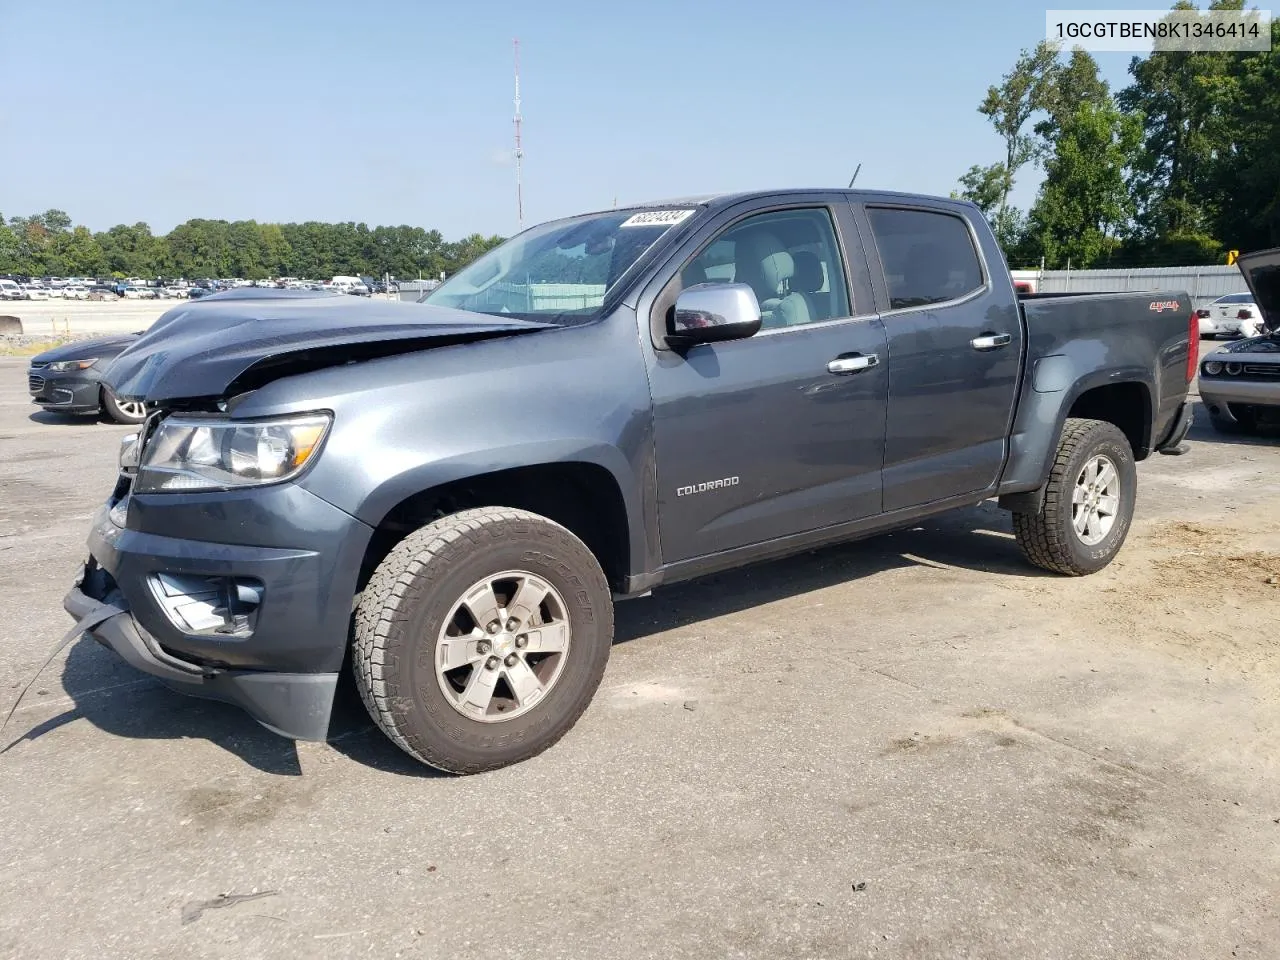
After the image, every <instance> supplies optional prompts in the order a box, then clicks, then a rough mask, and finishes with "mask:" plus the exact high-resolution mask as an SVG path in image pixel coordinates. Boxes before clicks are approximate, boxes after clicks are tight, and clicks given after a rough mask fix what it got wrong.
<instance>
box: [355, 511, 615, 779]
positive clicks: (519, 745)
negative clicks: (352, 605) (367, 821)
mask: <svg viewBox="0 0 1280 960" xmlns="http://www.w3.org/2000/svg"><path fill="white" fill-rule="evenodd" d="M612 642H613V601H612V597H611V595H610V591H609V586H608V583H607V581H606V580H605V576H604V572H603V571H602V570H601V569H600V565H599V563H597V562H596V559H595V557H594V556H593V555H592V553H591V551H590V550H588V549H587V547H586V545H585V544H584V543H583V542H582V541H581V540H579V539H578V538H577V537H575V536H574V535H573V534H572V533H571V532H570V531H569V530H567V529H565V528H564V527H562V526H560V525H559V524H557V523H554V522H552V521H551V520H548V519H546V518H545V517H540V516H538V515H537V514H533V513H528V512H526V511H523V510H513V509H507V508H498V507H490V508H481V509H476V510H464V511H462V512H460V513H456V514H453V515H451V516H448V517H444V518H442V519H440V520H437V521H435V522H434V523H430V524H428V525H427V526H425V527H423V528H422V529H421V530H418V531H417V532H416V533H413V534H410V536H408V537H407V538H406V539H405V540H403V541H402V542H401V543H400V544H398V545H397V546H396V547H395V549H393V550H392V551H391V553H390V554H388V555H387V557H386V559H385V560H383V561H382V563H381V564H379V566H378V568H377V570H376V571H375V572H374V574H373V577H372V578H371V579H370V581H369V584H368V586H367V587H366V588H365V590H364V592H363V594H362V595H361V599H360V602H359V604H358V605H357V608H356V630H355V646H354V650H353V655H352V662H353V665H354V672H355V679H356V686H357V687H358V689H359V690H360V695H361V697H362V699H363V700H364V703H365V706H366V707H367V708H368V710H369V713H370V715H371V716H372V717H373V719H374V721H375V722H376V723H377V724H378V726H379V727H380V728H381V729H382V731H383V732H384V733H385V734H386V735H387V736H388V737H390V738H391V740H392V741H393V742H394V743H395V744H396V745H397V746H399V747H400V748H401V749H403V750H405V751H406V752H407V753H409V754H410V755H412V756H414V757H416V758H417V759H419V760H421V761H423V762H424V763H427V764H430V765H431V766H433V767H437V768H439V769H441V770H447V771H449V772H451V773H480V772H482V771H485V770H493V769H496V768H498V767H503V766H507V765H509V764H512V763H517V762H519V761H521V760H527V759H528V758H530V757H533V756H535V755H536V754H538V753H541V752H542V751H543V750H545V749H547V748H548V747H550V746H551V745H552V744H554V743H555V742H556V741H558V740H559V739H560V738H561V737H562V736H564V735H565V733H567V732H568V731H569V729H570V728H571V727H572V726H573V725H574V724H575V723H576V722H577V720H578V717H579V716H581V715H582V712H583V711H584V710H585V709H586V707H587V704H588V703H589V702H590V700H591V698H592V696H593V695H594V694H595V691H596V688H597V687H598V686H599V684H600V678H601V677H602V676H603V675H604V668H605V664H606V663H607V662H608V659H609V648H610V645H611V643H612Z"/></svg>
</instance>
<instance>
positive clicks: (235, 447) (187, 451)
mask: <svg viewBox="0 0 1280 960" xmlns="http://www.w3.org/2000/svg"><path fill="white" fill-rule="evenodd" d="M332 422H333V417H332V415H331V414H328V413H313V414H307V415H305V416H297V417H280V418H277V419H272V420H248V421H242V422H236V421H232V420H216V419H212V418H210V419H198V418H195V417H170V418H168V419H167V420H164V421H162V422H161V423H160V425H159V426H158V427H157V428H156V432H155V434H154V436H152V437H151V438H150V439H149V440H148V441H147V445H146V447H145V449H144V450H143V452H142V463H141V465H140V466H139V468H138V480H137V485H136V486H135V487H134V490H135V491H136V492H137V493H162V492H174V493H177V492H186V491H195V490H226V489H231V488H237V487H250V486H257V485H261V484H267V483H279V482H280V481H282V480H288V479H290V478H291V477H293V476H296V475H297V474H298V473H299V472H300V471H301V470H302V468H303V467H304V466H306V464H307V462H308V461H310V460H311V459H312V458H313V457H314V456H315V455H316V454H317V453H318V452H319V450H320V446H321V444H323V443H324V438H325V436H326V435H327V434H328V432H329V425H330V424H331V423H332Z"/></svg>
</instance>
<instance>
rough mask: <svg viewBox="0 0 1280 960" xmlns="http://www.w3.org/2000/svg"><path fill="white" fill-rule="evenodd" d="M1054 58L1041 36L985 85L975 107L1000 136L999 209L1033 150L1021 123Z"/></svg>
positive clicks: (1039, 97)
mask: <svg viewBox="0 0 1280 960" xmlns="http://www.w3.org/2000/svg"><path fill="white" fill-rule="evenodd" d="M1057 62H1058V50H1057V48H1056V47H1055V46H1054V45H1053V44H1050V43H1048V42H1046V41H1043V40H1042V41H1041V42H1040V43H1038V44H1037V45H1036V47H1035V49H1033V50H1031V51H1026V50H1023V51H1022V53H1021V54H1020V55H1019V57H1018V59H1017V61H1016V62H1015V63H1014V65H1013V69H1012V70H1010V71H1009V72H1008V73H1006V74H1005V75H1004V77H1003V78H1002V79H1001V81H1000V85H999V86H991V87H988V88H987V95H986V97H985V98H984V99H983V101H982V104H981V106H979V107H978V112H979V113H981V114H982V115H983V116H984V117H986V118H987V119H988V120H990V121H991V125H992V126H993V127H995V129H996V133H998V134H999V135H1000V137H1001V139H1002V140H1004V146H1005V159H1004V169H1005V171H1006V181H1005V185H1004V188H1003V191H1002V194H1001V197H1000V206H999V210H1000V211H1003V210H1004V209H1005V208H1006V207H1007V206H1008V204H1009V191H1010V189H1012V187H1013V181H1014V177H1015V176H1017V173H1018V171H1019V170H1020V169H1022V167H1023V166H1025V165H1026V163H1027V162H1028V161H1029V160H1031V158H1032V156H1033V154H1034V145H1035V140H1034V138H1033V136H1032V135H1031V134H1029V133H1027V132H1025V127H1026V125H1027V121H1028V120H1030V119H1031V115H1032V114H1033V113H1035V111H1036V110H1037V109H1039V108H1040V107H1041V105H1042V103H1043V100H1044V94H1045V85H1046V81H1047V80H1049V79H1050V78H1051V76H1052V74H1053V72H1054V71H1055V70H1056V69H1057Z"/></svg>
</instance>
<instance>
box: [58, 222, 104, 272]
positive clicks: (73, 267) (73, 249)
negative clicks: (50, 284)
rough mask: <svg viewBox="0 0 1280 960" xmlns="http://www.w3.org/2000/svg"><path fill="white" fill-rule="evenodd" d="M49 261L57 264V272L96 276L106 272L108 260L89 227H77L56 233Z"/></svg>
mask: <svg viewBox="0 0 1280 960" xmlns="http://www.w3.org/2000/svg"><path fill="white" fill-rule="evenodd" d="M50 246H51V256H50V260H49V263H50V265H51V266H52V265H53V264H55V263H56V264H57V265H58V267H59V269H58V271H57V272H59V273H66V274H70V275H72V276H88V277H96V276H98V275H99V274H101V273H104V272H106V268H107V260H106V257H104V256H103V254H102V248H101V247H100V246H98V242H97V241H96V240H95V239H94V238H93V234H92V233H90V232H89V228H88V227H76V228H75V229H73V230H71V231H70V232H61V233H58V234H57V235H56V237H55V238H54V240H53V243H52V244H51V245H50Z"/></svg>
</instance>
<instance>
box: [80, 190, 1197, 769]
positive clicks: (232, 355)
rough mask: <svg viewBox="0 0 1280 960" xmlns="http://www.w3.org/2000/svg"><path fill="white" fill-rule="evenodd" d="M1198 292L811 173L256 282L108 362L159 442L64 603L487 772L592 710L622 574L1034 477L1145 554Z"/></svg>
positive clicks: (414, 750) (251, 698)
mask: <svg viewBox="0 0 1280 960" xmlns="http://www.w3.org/2000/svg"><path fill="white" fill-rule="evenodd" d="M1197 334H1198V323H1197V318H1196V316H1195V314H1194V311H1193V309H1192V304H1191V302H1190V300H1189V298H1187V297H1186V296H1184V295H1177V296H1170V295H1167V294H1161V295H1151V294H1144V293H1130V294H1116V295H1084V296H1065V295H1064V296H1051V295H1031V296H1028V297H1026V298H1023V299H1021V300H1020V299H1019V297H1018V296H1017V294H1016V293H1015V291H1014V287H1013V284H1012V282H1011V279H1010V275H1009V271H1008V269H1007V268H1006V265H1005V262H1004V259H1003V257H1002V255H1001V252H1000V249H999V247H998V246H997V245H996V241H995V238H994V236H993V235H992V232H991V230H990V229H989V227H988V225H987V223H986V222H985V221H984V219H983V217H982V215H981V214H980V212H979V211H978V210H977V208H976V207H974V206H972V205H971V204H968V203H964V202H959V201H954V200H944V199H935V198H929V197H923V196H914V195H906V194H895V193H881V192H868V191H850V190H807V191H802V190H792V191H782V192H761V193H747V194H735V195H720V196H713V197H700V198H693V199H689V200H679V201H668V202H664V203H658V204H652V205H641V206H635V207H630V208H627V209H619V210H609V211H605V212H599V213H592V214H587V215H583V216H575V217H570V218H567V219H562V220H557V221H554V222H550V223H546V224H543V225H540V226H536V227H533V228H531V229H528V230H526V231H524V232H522V233H520V234H519V235H518V236H516V237H514V238H513V239H511V240H509V241H507V242H506V243H504V244H502V245H501V246H499V247H497V248H496V249H494V250H493V251H491V252H489V253H488V254H486V255H484V256H482V257H481V258H479V259H478V260H476V261H475V262H474V263H472V264H471V265H470V266H468V267H467V268H465V269H463V270H462V271H460V272H459V273H458V274H456V275H455V276H454V277H452V278H451V279H449V280H447V281H446V282H445V283H444V284H443V285H441V286H439V287H438V288H436V289H435V290H433V291H432V292H431V293H429V294H427V295H426V296H425V297H424V298H423V300H422V301H421V302H419V303H401V302H387V301H377V300H374V301H369V300H357V299H355V298H352V297H342V296H334V295H326V294H316V293H311V292H305V291H262V290H247V289H246V290H234V291H227V292H225V293H219V294H216V295H214V296H210V297H206V298H204V299H203V300H201V301H199V302H197V303H183V304H180V305H178V306H176V307H175V308H174V309H172V310H170V311H169V312H168V313H166V314H165V315H164V316H163V317H161V318H160V319H159V320H158V321H157V322H156V323H155V325H154V326H152V327H151V329H150V330H149V331H148V332H147V333H146V334H144V335H143V336H142V337H140V338H139V339H138V340H137V341H136V342H134V343H133V344H132V345H130V346H129V347H128V348H127V349H126V350H124V351H123V352H122V353H121V354H120V355H119V356H118V357H117V358H116V360H115V361H114V363H113V364H112V365H111V368H110V369H109V370H108V371H107V374H106V379H107V382H108V385H109V387H110V388H111V390H112V391H113V392H114V393H115V395H116V396H118V397H120V398H122V399H124V400H127V401H131V402H136V403H142V404H144V405H145V408H146V410H147V418H146V420H145V422H144V424H143V425H142V427H141V428H140V429H139V431H138V432H137V433H136V434H135V435H132V436H130V437H128V438H126V439H125V440H124V442H123V445H122V447H121V450H120V473H119V478H118V481H117V483H116V485H115V487H114V489H113V491H112V492H111V494H110V497H109V498H108V499H107V500H106V502H105V503H104V504H103V506H102V508H101V509H100V511H99V513H98V514H97V516H96V517H95V519H94V522H93V526H92V532H91V534H90V537H89V557H88V559H87V561H86V563H85V566H84V570H83V572H82V573H81V575H80V576H79V577H78V579H77V582H76V584H75V585H74V586H73V588H72V590H71V591H70V593H69V594H68V595H67V597H66V600H65V602H64V606H65V607H66V609H67V611H68V612H69V613H70V614H71V615H72V616H73V617H75V618H76V619H77V623H78V624H79V625H82V630H81V632H82V633H84V632H87V633H90V634H91V635H92V636H94V637H95V638H96V639H97V640H99V641H100V642H101V643H103V644H105V645H107V646H108V647H110V648H112V649H113V650H115V651H116V652H117V653H118V654H120V655H121V656H122V657H123V658H124V659H125V660H127V661H129V662H130V663H132V664H133V665H134V666H136V667H138V668H140V669H141V670H143V671H145V672H147V673H149V674H152V675H154V676H156V677H159V678H161V679H162V680H163V681H164V682H165V683H167V684H168V685H170V686H172V687H174V688H175V689H178V690H181V691H184V692H187V693H191V694H195V695H198V696H204V697H211V698H215V699H220V700H224V701H228V702H231V703H234V704H238V705H239V706H241V707H243V708H244V709H246V710H247V711H248V712H249V713H250V714H251V715H252V716H253V717H254V718H256V719H257V720H258V721H259V722H260V723H262V724H263V725H265V726H266V727H268V728H269V729H271V730H274V731H276V732H277V733H280V734H283V735H285V736H289V737H293V738H297V739H323V738H324V737H325V736H326V731H327V727H328V722H329V714H330V709H331V704H332V701H333V697H334V690H335V686H336V684H337V681H338V677H339V673H340V671H341V670H342V669H343V668H344V664H345V663H346V662H347V661H348V660H349V662H350V664H351V669H352V670H353V671H354V677H355V682H356V686H357V687H358V689H359V691H360V693H361V696H362V697H363V700H364V703H365V705H366V706H367V708H368V710H369V713H370V714H371V716H372V717H373V719H374V721H376V723H377V725H378V726H379V727H380V728H381V729H382V730H383V731H384V732H385V733H386V734H387V736H388V737H389V738H390V739H391V740H392V741H394V742H395V743H396V744H398V745H399V746H400V747H401V748H403V749H404V750H405V751H407V752H408V753H409V754H411V755H412V756H414V757H416V758H418V759H419V760H421V761H423V762H425V763H427V764H430V765H432V766H435V767H438V768H441V769H443V770H447V771H453V772H456V773H476V772H480V771H484V770H489V769H493V768H497V767H501V766H504V765H507V764H511V763H515V762H518V761H522V760H524V759H527V758H529V757H532V756H534V755H535V754H537V753H539V752H540V751H542V750H544V749H546V748H547V747H549V746H551V745H552V744H554V743H555V742H556V741H557V740H558V739H559V738H560V737H561V736H563V735H564V734H565V733H566V732H567V731H568V730H569V729H570V728H571V727H572V726H573V725H574V723H575V722H576V721H577V719H578V717H579V716H580V715H581V714H582V712H583V711H584V710H585V709H586V707H587V704H588V702H589V701H590V699H591V697H592V695H593V694H594V692H595V690H596V688H597V685H598V684H599V683H600V679H601V676H602V674H603V672H604V669H605V663H606V661H607V660H608V657H609V650H610V644H611V641H612V638H613V604H614V601H615V600H617V599H622V598H628V597H635V596H638V595H644V594H647V593H649V592H650V591H652V590H653V589H654V588H657V587H661V586H662V585H664V584H669V583H673V582H675V581H679V580H685V579H688V578H692V577H697V576H699V575H702V574H707V573H711V572H713V571H719V570H724V569H726V568H729V567H736V566H740V565H742V564H747V563H751V562H755V561H759V560H763V559H766V558H771V557H780V556H783V555H785V554H791V553H795V552H797V551H803V550H808V549H811V548H813V547H815V546H818V545H820V544H824V543H829V542H833V541H839V540H848V539H852V538H858V537H865V536H868V535H870V534H873V533H877V532H879V531H883V530H888V529H891V528H895V527H901V526H903V525H909V524H912V523H915V522H917V521H918V520H919V519H920V518H922V517H926V516H930V515H933V514H937V513H941V512H943V511H946V510H951V509H953V508H957V507H965V506H971V505H974V504H978V503H980V502H982V501H984V500H988V499H992V498H998V500H999V502H1000V504H1001V505H1003V506H1004V507H1006V508H1007V509H1009V510H1010V511H1012V513H1013V529H1014V531H1015V533H1016V535H1017V540H1018V542H1019V543H1020V544H1021V546H1022V549H1023V551H1024V552H1025V554H1026V556H1027V558H1028V559H1029V561H1030V562H1031V563H1033V564H1036V565H1039V566H1041V567H1044V568H1047V569H1049V570H1052V571H1056V572H1058V573H1061V574H1066V575H1081V574H1088V573H1091V572H1093V571H1096V570H1099V569H1100V568H1102V567H1104V566H1106V565H1107V563H1109V562H1110V561H1111V559H1112V558H1113V557H1114V556H1115V555H1116V552H1117V551H1118V550H1119V549H1120V547H1121V545H1122V543H1123V542H1124V540H1125V536H1126V534H1127V533H1128V530H1129V526H1130V520H1131V517H1132V516H1133V510H1134V503H1135V497H1136V494H1137V476H1136V472H1135V465H1136V462H1137V461H1140V460H1142V459H1144V458H1145V457H1147V456H1148V455H1149V454H1151V452H1152V451H1160V452H1164V453H1172V452H1181V450H1182V449H1183V445H1182V441H1183V438H1184V437H1185V435H1186V432H1187V430H1188V428H1189V426H1190V423H1191V407H1190V405H1189V404H1188V402H1187V390H1188V383H1189V382H1190V381H1191V379H1192V378H1193V376H1194V374H1195V371H1196V366H1195V364H1196V350H1195V342H1196V339H1197Z"/></svg>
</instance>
